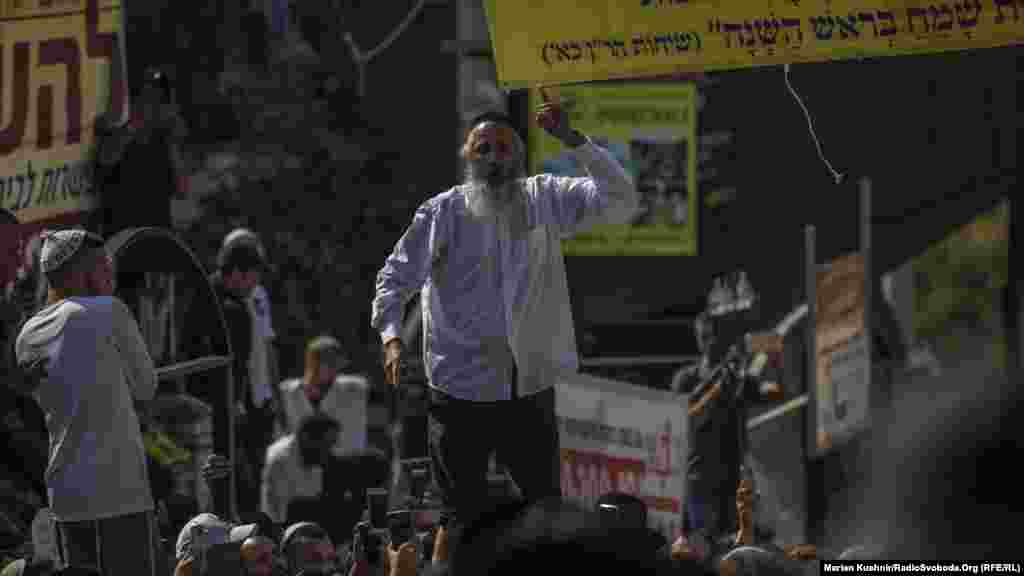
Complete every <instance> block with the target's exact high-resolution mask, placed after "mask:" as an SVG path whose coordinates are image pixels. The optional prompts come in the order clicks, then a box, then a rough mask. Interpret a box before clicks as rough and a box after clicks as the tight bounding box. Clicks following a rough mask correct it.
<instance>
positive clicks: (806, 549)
mask: <svg viewBox="0 0 1024 576" xmlns="http://www.w3.org/2000/svg"><path fill="white" fill-rule="evenodd" d="M783 550H785V553H786V558H788V559H790V560H795V561H797V562H805V561H811V560H817V559H818V549H817V547H816V546H814V544H790V545H788V546H786V547H785V548H784V549H783Z"/></svg>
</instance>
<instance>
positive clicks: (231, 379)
mask: <svg viewBox="0 0 1024 576" xmlns="http://www.w3.org/2000/svg"><path fill="white" fill-rule="evenodd" d="M233 363H234V356H233V355H232V357H231V362H229V363H228V365H227V375H228V378H227V386H228V462H230V463H231V466H230V468H231V475H230V476H229V478H230V483H229V484H228V515H229V516H230V517H231V520H230V521H231V522H234V521H235V520H236V519H237V518H238V510H237V508H238V478H237V472H236V471H237V470H238V459H237V454H236V452H237V450H236V449H235V374H234V370H233V368H234V367H233V366H232V364H233Z"/></svg>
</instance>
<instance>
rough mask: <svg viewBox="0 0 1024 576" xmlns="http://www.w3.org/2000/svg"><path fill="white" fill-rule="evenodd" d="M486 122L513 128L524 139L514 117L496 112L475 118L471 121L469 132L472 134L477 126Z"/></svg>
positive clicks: (485, 113) (489, 112)
mask: <svg viewBox="0 0 1024 576" xmlns="http://www.w3.org/2000/svg"><path fill="white" fill-rule="evenodd" d="M486 122H491V123H494V124H501V125H502V126H507V127H509V128H511V129H512V130H513V131H514V132H515V133H516V134H518V135H519V137H520V138H522V134H519V127H518V126H516V123H515V122H513V121H512V117H511V116H509V115H507V114H503V113H501V112H496V111H488V112H484V113H483V114H480V115H477V116H475V117H474V118H473V119H472V120H470V121H469V130H468V131H467V132H472V131H473V130H474V129H475V128H476V127H477V126H479V125H481V124H484V123H486Z"/></svg>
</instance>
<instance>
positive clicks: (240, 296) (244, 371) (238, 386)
mask: <svg viewBox="0 0 1024 576" xmlns="http://www.w3.org/2000/svg"><path fill="white" fill-rule="evenodd" d="M220 256H221V257H220V258H219V260H218V263H217V264H218V270H217V271H216V272H215V273H214V274H213V275H212V276H211V277H210V285H211V286H212V287H213V290H214V293H215V294H216V295H217V299H218V301H219V302H220V304H221V310H222V312H223V314H224V322H225V324H226V325H227V329H228V335H229V337H230V339H231V353H232V355H233V359H234V363H233V370H232V374H233V376H234V380H235V381H234V385H235V406H234V407H232V408H233V409H234V410H236V412H237V414H238V416H239V419H238V421H237V424H236V429H237V432H238V435H237V438H238V441H239V448H240V449H239V450H238V451H237V452H236V454H237V455H238V458H237V459H238V462H236V466H238V478H239V482H238V500H239V501H238V506H239V508H240V509H241V510H246V511H252V510H257V509H258V508H259V482H260V476H259V474H260V467H261V465H262V460H263V454H264V452H263V451H264V450H266V444H269V437H270V435H271V434H272V432H273V415H272V414H273V413H272V406H271V405H270V403H269V402H268V401H266V400H264V399H262V396H257V395H255V394H254V393H253V387H252V386H251V381H250V372H249V366H250V360H251V355H252V350H253V331H254V330H255V328H254V327H253V319H252V316H251V315H250V313H249V305H248V300H249V298H250V297H251V296H252V293H253V290H254V289H255V288H256V286H258V285H259V284H260V281H261V279H262V275H263V271H264V270H265V268H266V264H265V262H264V260H263V258H262V256H261V255H260V252H259V250H258V249H257V248H256V247H255V246H253V245H251V244H248V243H236V244H234V245H232V246H230V247H229V248H228V249H227V250H225V251H223V253H222V254H221V255H220ZM214 400H215V402H214V410H215V414H221V415H223V414H226V413H227V407H226V406H220V404H223V402H224V399H223V398H218V399H214ZM257 402H260V404H259V405H257ZM214 420H215V422H214V427H215V431H214V436H215V439H214V444H215V447H216V451H217V452H219V453H226V452H227V445H226V441H227V437H228V430H227V418H225V417H223V416H221V417H220V418H219V419H218V418H217V417H216V416H215V418H214ZM243 439H244V440H243Z"/></svg>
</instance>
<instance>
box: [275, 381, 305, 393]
mask: <svg viewBox="0 0 1024 576" xmlns="http://www.w3.org/2000/svg"><path fill="white" fill-rule="evenodd" d="M277 387H278V389H279V390H280V391H281V392H284V393H286V394H290V393H293V392H296V391H297V390H299V389H300V388H302V378H290V379H288V380H285V381H284V382H281V383H280V384H278V385H277Z"/></svg>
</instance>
